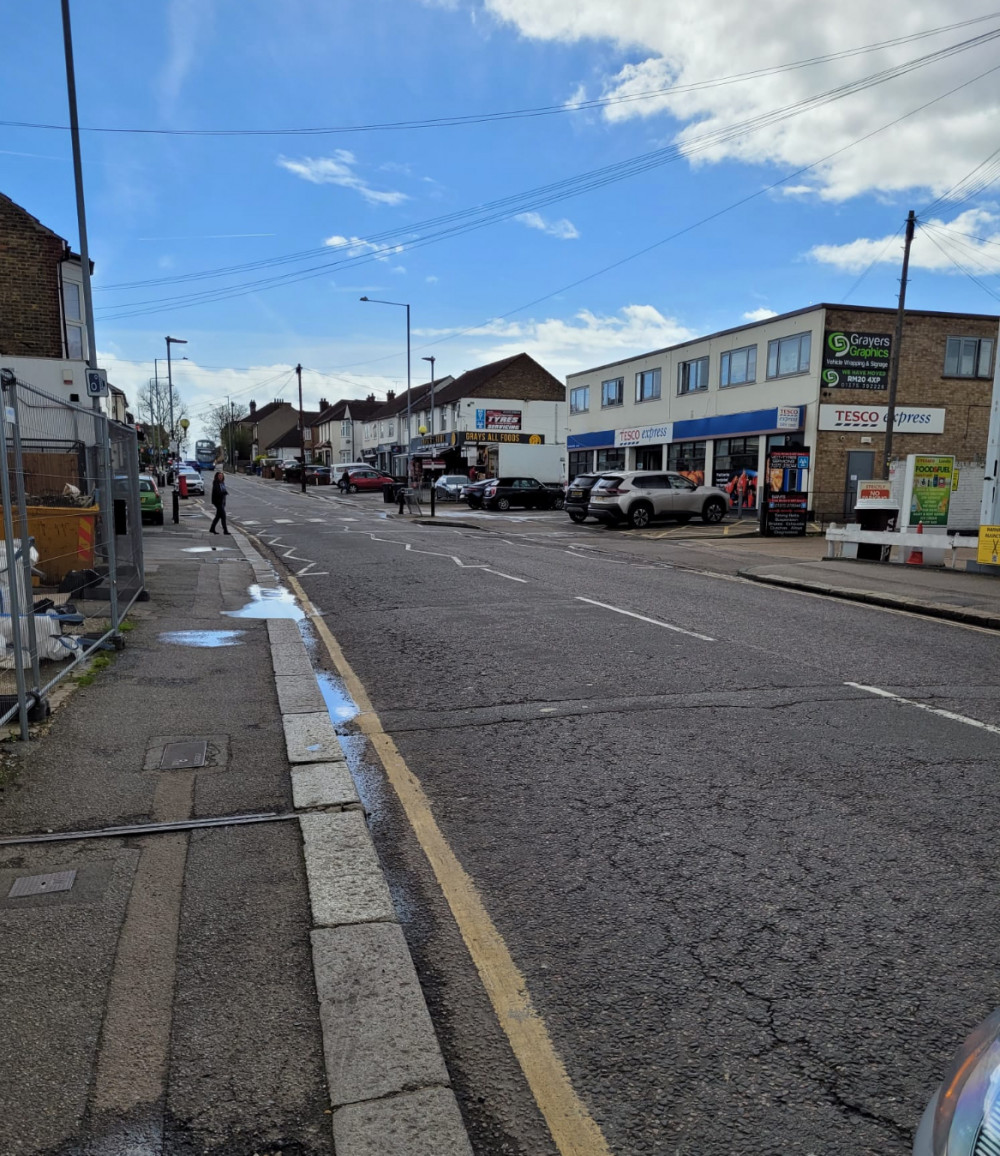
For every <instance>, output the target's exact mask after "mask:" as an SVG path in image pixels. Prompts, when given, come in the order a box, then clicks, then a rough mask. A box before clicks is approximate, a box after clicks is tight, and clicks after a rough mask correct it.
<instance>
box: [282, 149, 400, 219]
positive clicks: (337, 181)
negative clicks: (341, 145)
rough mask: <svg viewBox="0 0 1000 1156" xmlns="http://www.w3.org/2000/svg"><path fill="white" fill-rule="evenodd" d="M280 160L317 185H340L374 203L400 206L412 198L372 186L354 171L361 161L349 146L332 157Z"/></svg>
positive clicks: (335, 152) (292, 171)
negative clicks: (350, 150)
mask: <svg viewBox="0 0 1000 1156" xmlns="http://www.w3.org/2000/svg"><path fill="white" fill-rule="evenodd" d="M277 163H278V164H279V165H280V166H281V167H282V168H283V169H287V170H288V171H289V172H290V173H294V174H295V175H296V176H297V177H301V178H302V179H303V180H304V181H309V182H310V183H311V184H314V185H339V186H340V187H341V188H343V189H353V190H354V191H355V192H356V193H359V194H360V195H361V196H362V197H364V199H365V200H366V201H368V203H369V204H372V205H399V204H402V202H403V201H408V200H409V199H410V198H409V197H408V196H407V195H406V193H400V192H394V191H386V190H382V189H373V188H372V187H371V185H369V184H368V183H367V181H365V180H364V179H363V178H362V177H359V176H358V174H357V173H356V172H355V171H354V166H355V165H356V164H357V163H358V161H357V157H355V155H354V153H352V152H349V151H348V150H347V149H336V150H334V153H333V156H329V157H302V158H301V159H300V160H292V159H291V158H290V157H284V156H281V157H278V161H277Z"/></svg>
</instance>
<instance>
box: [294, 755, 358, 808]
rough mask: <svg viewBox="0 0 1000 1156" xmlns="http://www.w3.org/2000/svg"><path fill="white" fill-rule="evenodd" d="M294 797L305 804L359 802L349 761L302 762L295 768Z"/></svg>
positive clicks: (338, 804)
mask: <svg viewBox="0 0 1000 1156" xmlns="http://www.w3.org/2000/svg"><path fill="white" fill-rule="evenodd" d="M292 799H293V802H294V805H295V807H296V809H297V810H303V809H304V808H306V807H346V806H348V805H350V804H352V803H359V802H360V801H361V800H360V799H359V798H358V790H357V787H355V785H354V780H353V779H352V778H351V772H350V771H349V770H348V767H347V763H303V764H302V765H301V766H298V767H293V768H292Z"/></svg>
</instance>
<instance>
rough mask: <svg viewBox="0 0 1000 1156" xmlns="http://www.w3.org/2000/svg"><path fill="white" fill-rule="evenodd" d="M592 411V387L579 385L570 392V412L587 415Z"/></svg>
mask: <svg viewBox="0 0 1000 1156" xmlns="http://www.w3.org/2000/svg"><path fill="white" fill-rule="evenodd" d="M588 409H590V386H589V385H579V386H577V388H576V389H571V390H570V391H569V412H570V413H586V412H587V410H588Z"/></svg>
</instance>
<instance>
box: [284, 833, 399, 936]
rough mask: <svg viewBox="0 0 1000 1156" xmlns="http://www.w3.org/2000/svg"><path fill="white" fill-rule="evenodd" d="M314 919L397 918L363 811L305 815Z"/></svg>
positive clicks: (326, 922) (332, 922)
mask: <svg viewBox="0 0 1000 1156" xmlns="http://www.w3.org/2000/svg"><path fill="white" fill-rule="evenodd" d="M299 822H300V824H301V826H302V838H303V842H304V848H303V850H304V853H305V860H306V875H307V877H308V880H309V898H310V902H311V904H312V913H313V924H314V925H315V926H316V927H336V926H338V925H340V924H346V923H370V922H374V921H378V920H393V919H395V918H396V914H395V911H394V910H393V906H392V897H391V896H390V894H389V888H388V885H387V884H386V881H385V878H384V876H383V875H382V868H381V865H380V864H379V861H378V856H377V855H376V853H375V847H374V845H373V843H372V841H371V836H370V835H369V834H368V828H367V826H366V824H365V817H364V815H363V814H362V813H361V812H360V811H341V812H339V813H338V812H331V813H327V814H314V815H301V816H300V817H299Z"/></svg>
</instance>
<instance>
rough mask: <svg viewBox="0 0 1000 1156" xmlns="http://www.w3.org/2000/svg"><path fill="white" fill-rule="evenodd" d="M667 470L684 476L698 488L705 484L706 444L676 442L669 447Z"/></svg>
mask: <svg viewBox="0 0 1000 1156" xmlns="http://www.w3.org/2000/svg"><path fill="white" fill-rule="evenodd" d="M667 469H668V470H675V471H676V472H677V473H678V474H683V476H684V477H685V478H687V479H688V480H689V481H692V482H694V484H695V485H696V486H703V485H704V484H705V442H674V444H673V445H672V446H667Z"/></svg>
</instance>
